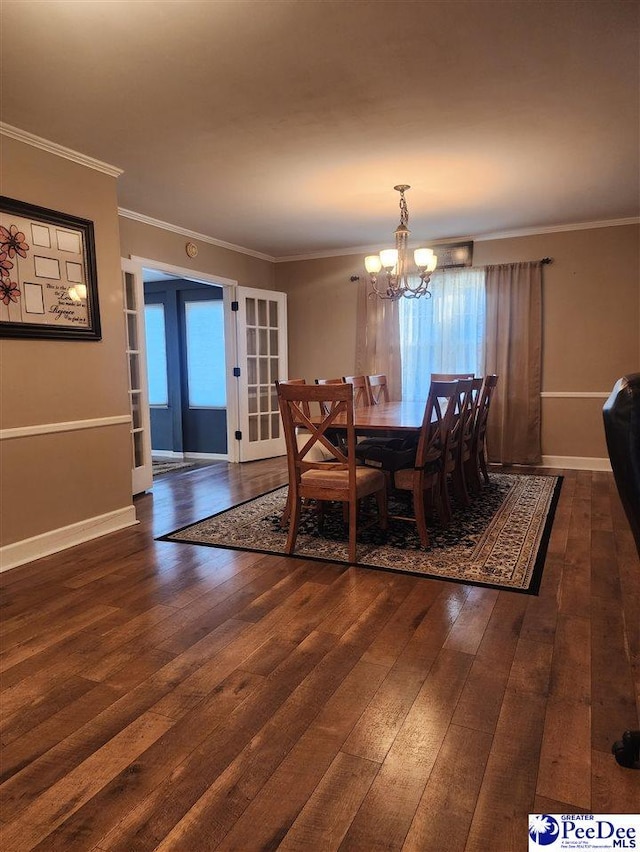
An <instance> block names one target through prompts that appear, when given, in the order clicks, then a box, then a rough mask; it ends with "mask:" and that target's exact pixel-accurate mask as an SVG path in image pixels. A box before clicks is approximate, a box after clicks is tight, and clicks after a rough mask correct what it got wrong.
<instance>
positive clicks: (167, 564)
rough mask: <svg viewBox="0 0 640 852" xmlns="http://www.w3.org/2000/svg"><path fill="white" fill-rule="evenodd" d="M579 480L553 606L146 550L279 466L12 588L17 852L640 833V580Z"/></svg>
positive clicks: (495, 849) (243, 558)
mask: <svg viewBox="0 0 640 852" xmlns="http://www.w3.org/2000/svg"><path fill="white" fill-rule="evenodd" d="M565 475H566V478H565V481H564V486H563V489H562V494H561V498H560V502H559V505H558V510H557V514H556V520H555V524H554V529H553V533H552V537H551V541H550V546H549V552H548V557H547V564H546V568H545V572H544V577H543V581H542V586H541V590H540V595H539V596H538V597H533V596H526V595H520V594H515V593H511V592H503V591H494V590H491V589H483V588H482V589H481V588H474V587H470V586H463V585H458V584H454V583H445V582H441V581H436V580H425V579H419V578H415V577H409V576H402V575H395V574H390V573H383V572H376V571H372V570H365V569H354V568H345V567H344V566H335V565H329V564H323V563H319V562H306V561H304V560H302V559H287V558H281V557H275V556H265V555H260V554H252V553H240V552H235V551H231V550H217V549H214V548H209V547H197V546H193V545H183V544H175V543H169V542H157V541H155V540H154V536H157V535H160V534H163V533H166V532H169V531H170V530H173V529H175V528H177V527H180V526H183V525H185V524H187V523H189V522H191V521H194V520H197V519H200V518H202V517H205V516H207V515H210V514H212V513H214V512H216V511H219V510H221V509H223V508H225V507H227V506H229V505H231V504H233V503H236V502H239V501H241V500H245V499H247V498H249V497H251V496H253V495H254V494H257V493H261V492H263V491H266V490H268V489H270V488H273V487H275V486H276V485H278V484H280V483H281V482H284V480H285V476H286V475H285V468H284V463H283V460H282V459H280V460H274V461H267V462H254V463H252V464H248V465H244V466H240V465H230V466H228V465H226V464H224V463H217V464H214V465H213V466H211V467H207V468H202V469H199V470H194V471H186V472H178V473H177V474H172V475H170V476H165V477H163V478H162V479H160V480H158V481H157V482H156V483H155V484H154V487H153V493H151V494H149V495H145V496H143V497H142V498H140V499H137V500H136V508H137V512H138V517H139V519H140V521H141V523H140V524H139V525H137V526H135V527H132V528H129V529H127V530H123V531H122V532H119V533H116V534H113V535H109V536H105V537H104V538H101V539H97V540H94V541H91V542H88V543H87V544H84V545H81V546H79V547H75V548H72V549H70V550H67V551H65V552H63V553H60V554H57V555H54V556H50V557H47V558H45V559H41V560H39V561H37V562H34V563H31V564H29V565H25V566H22V567H20V568H16V569H14V570H12V571H8V572H6V573H5V574H3V575H2V577H1V580H0V584H1V586H2V592H3V604H2V606H3V608H2V613H3V618H2V628H1V630H2V646H1V653H0V668H1V670H2V689H3V693H2V720H1V737H2V759H1V765H0V769H1V780H2V786H1V787H0V796H1V799H2V811H1V813H0V828H1V832H0V844H1V847H2V848H3V849H5V850H7V852H19V850H30V849H38V850H46V852H52V851H53V850H103V852H106V850H122V852H135V851H136V850H151V849H161V850H181V852H182V850H184V852H200V850H209V849H225V850H242V852H245V850H257V849H276V848H279V849H283V850H304V852H316V850H331V849H340V850H362V852H371V850H382V849H385V850H393V849H404V850H416V851H417V850H420V852H424V850H427V852H431V850H433V852H455V851H456V850H471V852H487V851H488V850H491V852H518V850H523V849H526V848H527V815H528V813H530V812H534V813H537V812H547V813H577V812H580V811H593V812H603V813H616V812H620V813H625V812H626V813H634V812H637V811H638V804H639V802H640V773H638V772H634V771H633V770H625V769H622V768H621V767H619V766H618V765H617V764H616V762H615V760H614V759H613V757H612V755H611V753H610V748H611V743H612V742H613V741H614V740H615V739H618V738H619V737H620V735H621V733H622V731H623V730H625V729H626V728H632V727H638V726H639V719H638V706H639V700H638V696H639V692H640V689H639V685H640V663H639V650H640V623H639V620H638V603H639V601H640V566H639V564H638V558H637V555H636V552H635V548H634V545H633V540H632V537H631V533H630V531H629V528H628V524H627V522H626V519H625V517H624V515H623V512H622V508H621V506H620V503H619V501H618V497H617V493H616V491H615V486H614V483H613V479H612V477H611V475H610V474H606V473H591V472H575V471H566V472H565Z"/></svg>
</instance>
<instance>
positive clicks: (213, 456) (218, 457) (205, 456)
mask: <svg viewBox="0 0 640 852" xmlns="http://www.w3.org/2000/svg"><path fill="white" fill-rule="evenodd" d="M184 457H185V459H189V460H191V461H229V456H228V454H227V453H185V454H184Z"/></svg>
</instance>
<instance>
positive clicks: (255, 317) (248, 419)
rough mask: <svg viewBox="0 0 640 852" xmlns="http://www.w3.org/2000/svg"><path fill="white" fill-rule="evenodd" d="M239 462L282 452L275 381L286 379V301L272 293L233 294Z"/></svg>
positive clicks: (238, 290) (246, 289) (240, 289)
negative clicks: (235, 331)
mask: <svg viewBox="0 0 640 852" xmlns="http://www.w3.org/2000/svg"><path fill="white" fill-rule="evenodd" d="M236 301H237V314H236V317H237V325H236V328H237V343H238V363H239V370H240V375H239V376H238V380H239V388H238V390H239V393H238V397H239V399H238V420H239V430H238V432H237V433H236V437H237V438H238V442H239V461H254V460H255V459H264V458H270V457H272V456H281V455H284V454H285V452H286V449H285V443H284V433H283V430H282V422H281V420H280V412H279V410H278V397H277V394H276V388H275V381H276V379H281V380H282V379H286V378H287V376H288V359H287V296H286V294H285V293H278V292H276V291H271V290H258V289H253V288H251V287H237V288H236Z"/></svg>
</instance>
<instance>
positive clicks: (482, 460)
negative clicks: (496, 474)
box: [478, 449, 491, 485]
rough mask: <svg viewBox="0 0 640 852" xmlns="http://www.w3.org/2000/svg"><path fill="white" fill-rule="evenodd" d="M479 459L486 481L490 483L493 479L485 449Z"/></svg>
mask: <svg viewBox="0 0 640 852" xmlns="http://www.w3.org/2000/svg"><path fill="white" fill-rule="evenodd" d="M478 461H479V462H480V470H481V471H482V475H483V476H484V481H485V482H486V483H487V485H489V483H490V482H491V480H490V479H489V471H488V470H487V458H486V453H485V451H484V449H483V450H482V452H481V453H480V454H479V456H478Z"/></svg>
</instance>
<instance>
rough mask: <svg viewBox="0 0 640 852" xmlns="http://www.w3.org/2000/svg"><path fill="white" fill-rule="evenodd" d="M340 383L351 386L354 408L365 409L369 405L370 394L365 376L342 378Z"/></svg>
mask: <svg viewBox="0 0 640 852" xmlns="http://www.w3.org/2000/svg"><path fill="white" fill-rule="evenodd" d="M342 381H343V382H346V383H347V384H348V385H353V405H354V408H365V407H366V406H368V405H371V393H370V391H369V384H368V382H367V377H366V376H343V377H342Z"/></svg>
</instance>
